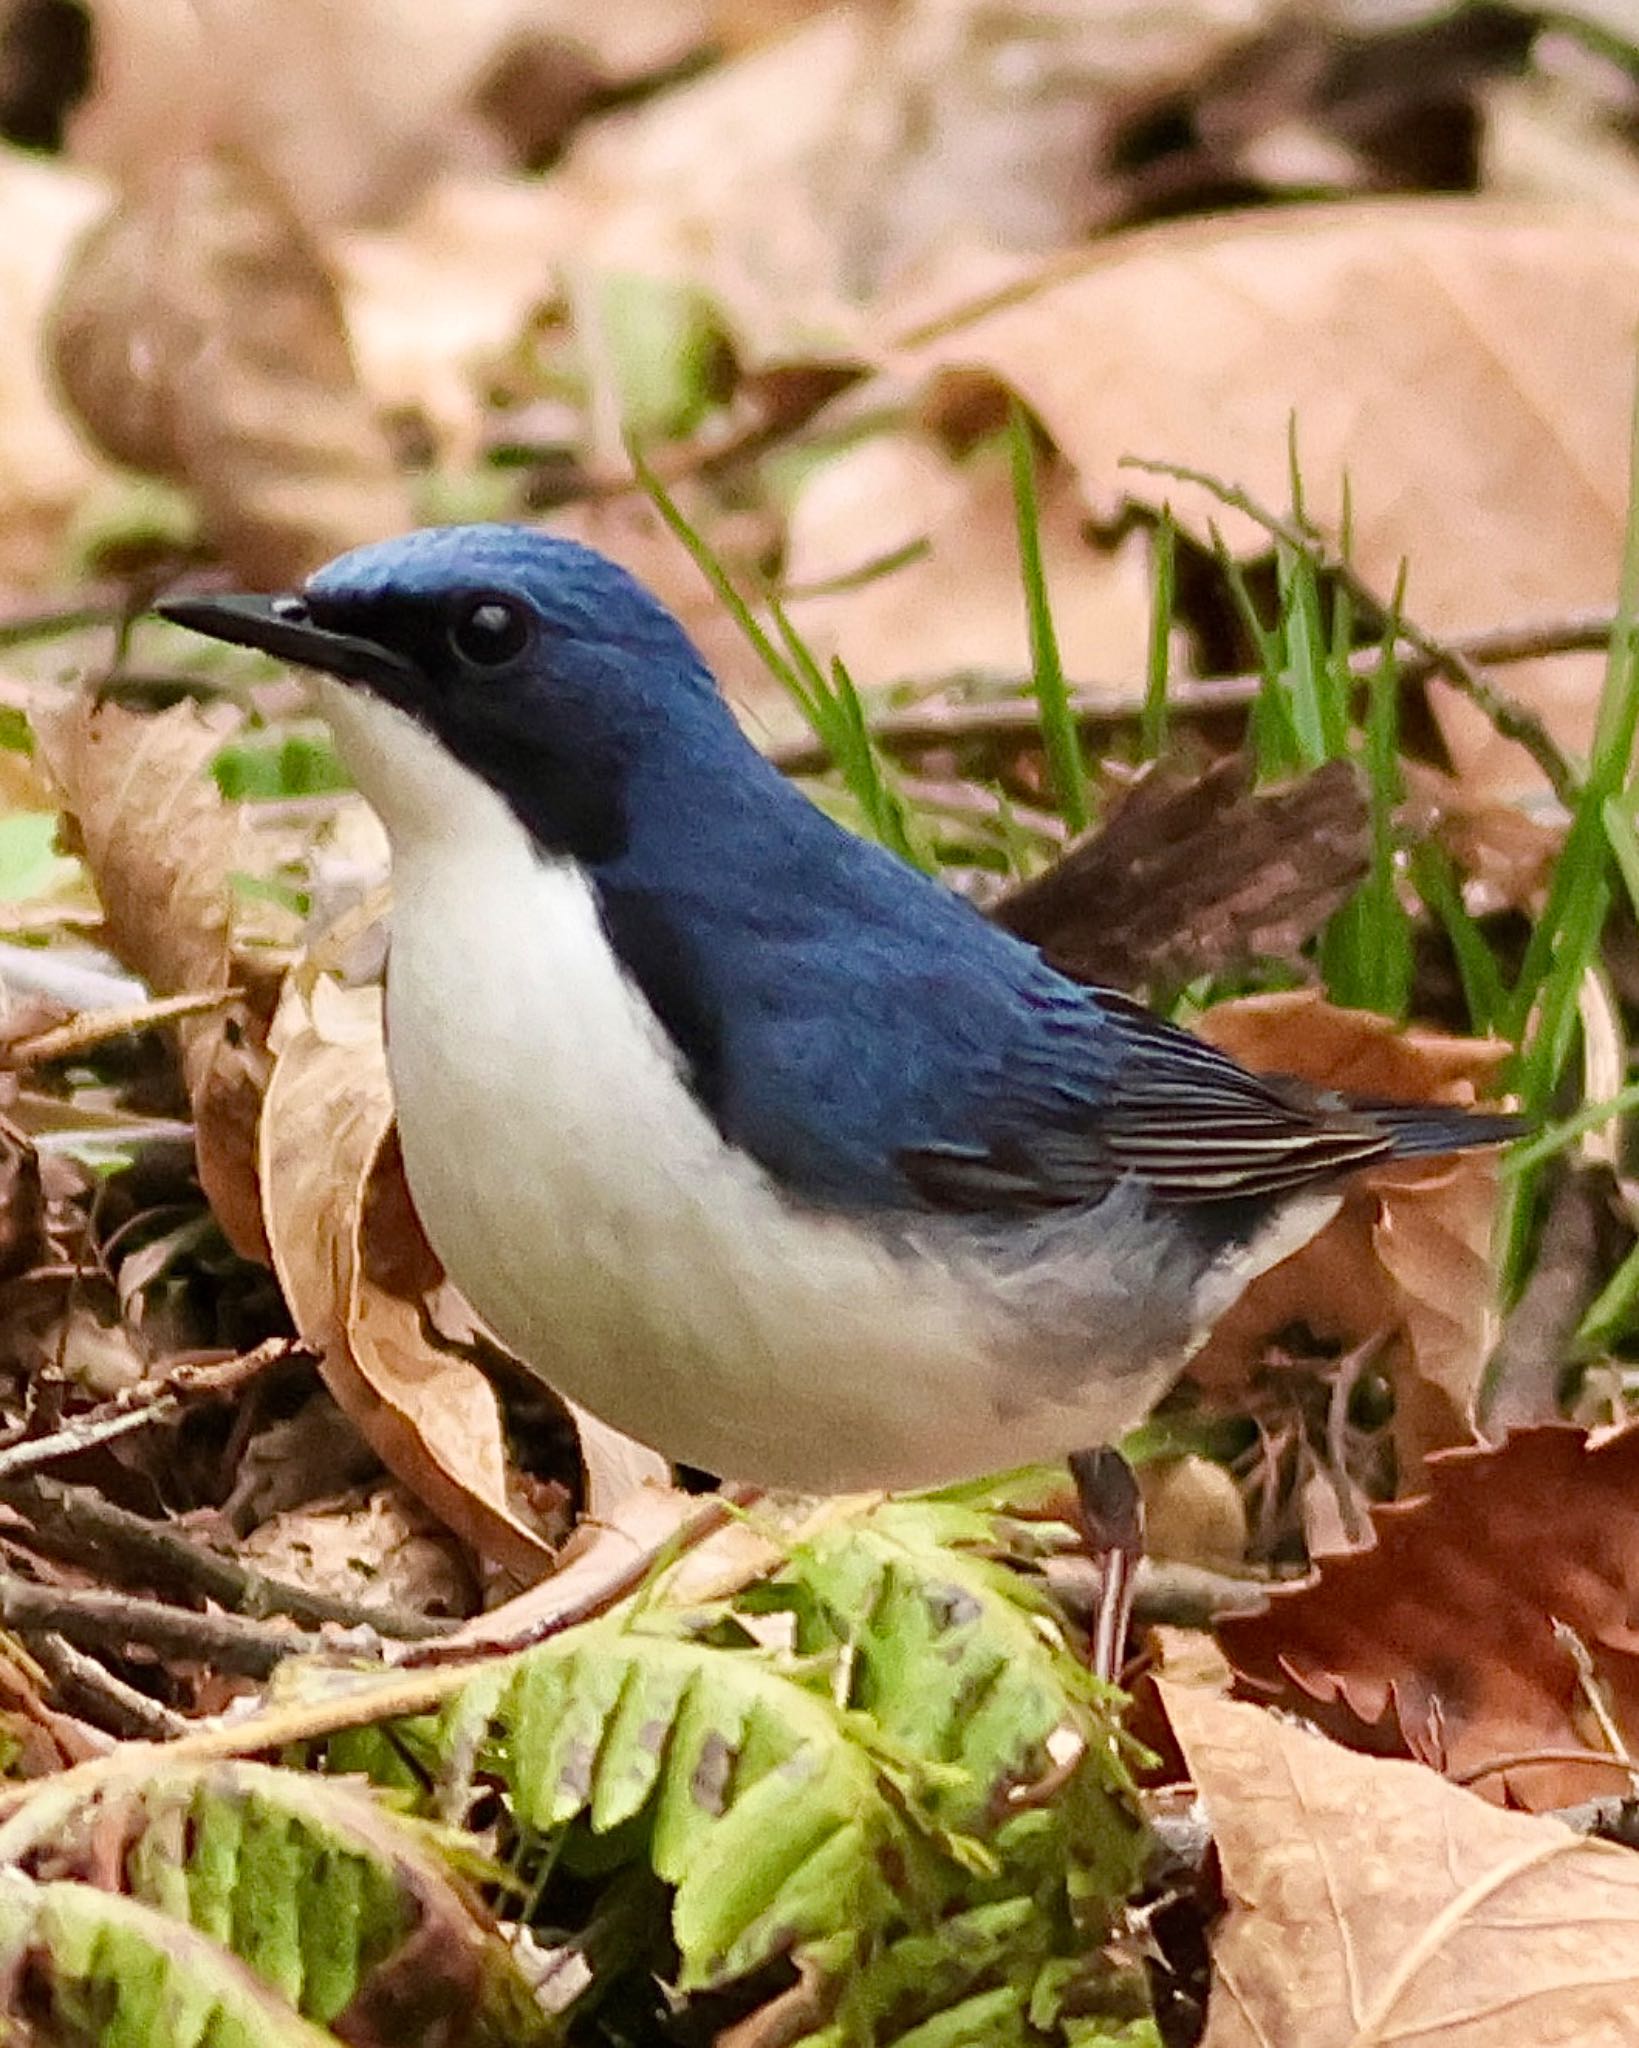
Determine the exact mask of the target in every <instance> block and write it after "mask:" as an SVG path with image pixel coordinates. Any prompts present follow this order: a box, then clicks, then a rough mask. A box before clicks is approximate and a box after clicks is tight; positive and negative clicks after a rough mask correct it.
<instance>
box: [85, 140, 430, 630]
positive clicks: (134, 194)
mask: <svg viewBox="0 0 1639 2048" xmlns="http://www.w3.org/2000/svg"><path fill="white" fill-rule="evenodd" d="M50 346H51V350H52V354H53V357H54V360H55V363H56V368H57V373H58V376H59V378H60V380H61V382H62V385H63V388H64V390H65V391H66V393H67V395H68V398H69V400H70V402H71V403H72V404H73V406H74V408H75V410H76V411H77V412H78V413H79V415H80V417H81V418H82V419H83V420H84V421H85V423H86V425H87V426H88V427H89V429H90V430H91V432H92V434H93V435H94V436H95V437H96V439H97V440H98V441H99V442H100V443H101V444H102V445H103V446H104V447H105V448H106V449H108V451H109V452H110V454H112V455H114V456H115V457H116V458H117V459H118V460H120V461H122V462H126V463H129V464H131V465H132V466H133V467H134V468H138V469H149V470H153V471H155V472H157V473H158V474H159V475H161V476H164V477H168V478H169V479H171V480H172V481H173V482H175V483H178V484H181V485H183V486H185V487H186V488H187V489H189V490H191V491H192V492H193V493H194V494H195V496H196V497H197V499H198V501H199V504H200V506H201V508H202V510H203V513H204V516H205V520H206V523H207V525H208V527H209V529H210V532H211V535H212V538H213V539H214V540H215V541H216V543H217V545H218V546H219V547H220V548H221V550H222V552H223V553H224V554H225V555H227V556H228V558H229V559H230V560H231V561H232V563H233V565H234V567H235V569H236V570H237V571H238V573H239V574H240V575H242V576H243V577H245V578H246V579H247V580H248V581H250V582H252V583H254V584H255V585H256V586H257V587H258V588H261V589H268V588H277V587H278V586H279V585H281V584H288V583H293V582H299V581H300V580H301V578H302V577H303V576H304V575H306V574H307V572H308V571H309V570H311V569H314V568H316V567H317V566H318V565H319V564H320V563H321V562H324V561H326V560H328V559H329V557H330V556H332V555H334V554H338V553H340V552H341V551H342V550H343V549H344V548H348V547H352V546H354V545H356V544H357V543H359V542H361V541H368V540H376V539H379V538H381V537H382V536H384V535H387V534H391V533H397V532H400V531H402V530H403V529H404V528H405V527H406V526H408V525H409V524H411V511H410V501H409V496H408V492H407V490H406V487H405V485H404V482H403V480H402V479H401V478H400V477H399V475H398V474H397V472H396V470H395V469H394V466H393V462H392V458H391V455H390V453H389V450H388V448H387V444H386V440H385V438H384V437H383V435H382V433H381V430H380V428H379V427H378V426H377V424H376V421H375V419H374V418H373V416H372V415H371V412H370V409H369V407H368V406H367V404H366V403H365V400H364V398H363V395H362V393H361V392H360V390H359V386H358V380H357V378H356V376H355V374H354V369H353V360H352V355H351V352H350V349H349V346H348V339H347V331H346V327H345V325H344V323H343V319H342V312H341V305H340V301H339V298H338V296H337V292H336V288H335V285H334V284H333V282H332V280H331V277H330V274H329V272H328V270H327V269H326V267H325V265H324V262H323V260H322V258H321V257H320V255H319V253H318V250H317V248H316V247H315V245H314V244H313V243H312V242H311V241H310V240H309V238H308V237H307V235H306V234H305V232H304V231H303V229H302V227H301V225H300V223H299V222H298V220H297V218H296V216H295V215H294V214H293V213H292V212H291V211H290V210H289V208H288V207H287V206H286V205H285V203H284V201H283V200H282V198H281V197H280V196H279V194H278V192H277V190H276V189H275V188H274V187H273V186H272V185H271V184H270V183H268V182H267V181H266V180H264V179H263V178H261V177H260V176H259V175H258V174H256V173H255V172H253V171H251V170H250V169H248V168H247V167H246V165H245V164H244V163H242V162H239V161H236V160H233V159H231V158H227V157H216V156H200V157H197V158H194V159H192V160H189V161H185V162H182V163H180V164H178V165H176V166H175V167H174V169H173V171H172V174H171V175H170V176H169V177H168V178H167V179H166V180H164V181H163V182H157V183H152V184H144V185H139V186H135V187H133V188H132V190H131V192H130V194H129V195H128V196H127V197H126V198H125V199H124V200H123V202H122V203H121V204H120V205H119V206H118V207H116V209H115V210H114V211H113V212H112V213H111V214H110V215H109V216H108V217H107V218H106V219H105V220H104V221H102V222H101V224H100V225H99V226H98V227H97V228H96V229H95V230H94V231H93V232H92V234H91V235H89V236H88V237H87V238H86V240H85V241H84V242H83V243H82V244H81V246H80V248H79V250H78V251H77V253H76V255H75V257H74V259H73V261H72V262H71V263H70V265H69V268H68V272H67V275H66V277H65V279H64V282H63V288H62V294H61V297H60V299H59V301H58V304H57V309H56V315H55V319H54V322H53V327H52V333H51V338H50Z"/></svg>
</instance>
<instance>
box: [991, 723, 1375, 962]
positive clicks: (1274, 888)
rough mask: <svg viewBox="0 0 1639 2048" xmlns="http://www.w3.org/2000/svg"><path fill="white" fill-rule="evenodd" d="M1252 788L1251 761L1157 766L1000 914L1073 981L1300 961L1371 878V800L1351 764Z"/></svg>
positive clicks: (1003, 904) (995, 908) (997, 910)
mask: <svg viewBox="0 0 1639 2048" xmlns="http://www.w3.org/2000/svg"><path fill="white" fill-rule="evenodd" d="M1251 781H1252V776H1251V764H1250V762H1249V761H1248V760H1247V759H1246V758H1245V757H1244V756H1240V755H1235V756H1231V757H1229V758H1228V759H1226V760H1223V761H1219V762H1216V763H1215V764H1214V765H1213V766H1212V767H1210V768H1208V769H1207V770H1205V772H1204V773H1201V774H1198V775H1188V776H1186V775H1184V774H1183V773H1182V772H1180V771H1178V770H1176V769H1169V768H1158V769H1154V770H1152V771H1151V772H1150V773H1149V774H1147V775H1145V776H1144V777H1143V778H1142V779H1141V780H1140V781H1138V782H1136V783H1135V784H1134V785H1133V786H1132V788H1131V789H1130V790H1128V791H1127V792H1126V794H1125V795H1124V796H1123V797H1122V798H1121V800H1120V801H1119V803H1118V804H1117V805H1116V806H1115V807H1114V808H1113V809H1112V810H1111V811H1110V812H1109V814H1108V816H1107V817H1106V818H1105V819H1104V821H1103V822H1102V823H1101V824H1100V826H1099V827H1098V829H1097V831H1096V832H1094V833H1091V834H1090V835H1089V836H1088V837H1087V838H1086V839H1084V840H1082V841H1081V842H1080V843H1079V844H1078V845H1076V846H1073V847H1072V848H1071V849H1070V850H1069V852H1068V853H1066V854H1065V855H1064V857H1063V858H1062V859H1061V860H1059V861H1057V862H1055V864H1054V865H1053V866H1052V867H1050V868H1049V869H1047V871H1046V872H1045V873H1044V874H1041V875H1038V876H1036V877H1035V878H1034V879H1033V880H1031V881H1028V882H1024V883H1021V884H1020V885H1019V886H1018V887H1016V888H1014V889H1010V890H1009V891H1008V892H1007V894H1006V895H1004V896H1002V897H1001V898H1000V899H999V900H998V901H996V902H995V903H993V904H991V905H990V914H991V915H992V916H993V917H994V918H995V919H996V920H997V922H998V923H1000V924H1003V925H1005V926H1006V927H1007V929H1008V930H1009V931H1011V932H1017V933H1018V934H1019V935H1020V937H1021V938H1026V939H1028V940H1030V942H1031V944H1032V945H1036V946H1040V947H1041V949H1042V950H1043V952H1045V953H1046V954H1047V955H1048V957H1049V958H1050V959H1051V960H1052V961H1053V963H1054V965H1055V966H1056V967H1059V968H1061V969H1062V970H1063V971H1064V972H1065V973H1066V974H1071V975H1074V976H1075V977H1076V978H1077V979H1078V980H1081V981H1094V982H1103V983H1105V984H1107V985H1109V986H1113V987H1115V988H1125V989H1136V988H1141V987H1143V988H1149V989H1152V990H1154V989H1160V988H1168V987H1173V988H1177V987H1182V986H1183V984H1184V983H1186V982H1188V981H1191V980H1193V979H1194V978H1195V976H1197V975H1200V974H1223V973H1225V972H1233V971H1234V970H1236V969H1241V968H1245V967H1247V966H1250V965H1251V963H1252V962H1253V961H1254V960H1258V959H1276V960H1285V959H1293V958H1295V957H1296V955H1297V952H1298V949H1299V948H1300V947H1301V946H1302V944H1303V943H1304V941H1305V940H1306V939H1309V938H1312V937H1313V935H1314V934H1315V932H1316V931H1318V930H1319V928H1320V926H1321V925H1322V924H1323V923H1324V922H1325V920H1326V919H1327V918H1328V917H1329V916H1330V915H1331V914H1332V912H1333V911H1334V910H1336V909H1337V908H1338V907H1339V905H1341V904H1342V903H1343V902H1344V901H1345V900H1346V899H1347V898H1348V897H1349V896H1350V895H1351V894H1352V893H1353V891H1354V890H1355V889H1356V888H1357V887H1358V885H1359V883H1360V882H1361V880H1362V879H1363V877H1364V875H1365V872H1366V865H1367V860H1368V856H1369V847H1368V839H1367V821H1366V803H1365V797H1364V795H1363V793H1362V790H1361V786H1360V778H1359V776H1358V775H1357V774H1356V773H1355V771H1354V770H1353V768H1352V767H1351V766H1350V765H1349V764H1348V763H1347V762H1344V761H1334V762H1331V763H1329V764H1328V765H1327V766H1326V767H1324V768H1322V769H1319V770H1317V771H1316V773H1315V774H1313V775H1309V776H1305V777H1304V779H1303V780H1302V781H1301V782H1297V783H1293V784H1291V785H1289V786H1288V787H1286V788H1284V789H1258V790H1254V789H1253V788H1252V786H1251Z"/></svg>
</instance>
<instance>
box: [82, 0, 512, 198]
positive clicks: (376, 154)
mask: <svg viewBox="0 0 1639 2048" xmlns="http://www.w3.org/2000/svg"><path fill="white" fill-rule="evenodd" d="M92 11H93V14H94V17H95V31H96V59H97V66H96V79H95V82H94V86H93V90H92V92H91V93H90V95H89V96H88V97H87V99H86V101H85V103H84V104H83V105H82V106H81V107H80V108H79V109H78V110H77V112H76V114H75V118H74V126H73V144H74V153H75V155H76V157H78V158H79V159H80V160H81V161H83V162H86V163H91V164H95V165H96V166H98V167H99V168H100V169H103V170H106V171H108V172H110V173H111V174H112V175H113V176H115V177H117V178H118V179H119V180H120V181H121V182H122V183H123V184H125V185H126V186H127V187H128V188H135V187H136V186H139V185H143V184H152V183H155V182H159V181H163V180H164V179H165V178H166V177H167V176H169V174H170V172H171V169H172V167H173V166H174V165H175V164H176V163H177V162H178V161H179V160H181V159H182V158H183V157H185V156H189V155H200V154H203V153H205V152H206V151H208V150H211V149H215V148H228V149H231V150H233V151H234V152H235V153H236V154H238V155H240V156H241V157H243V158H244V160H245V161H247V162H251V163H255V164H256V165H257V166H258V167H259V168H260V169H261V170H263V171H265V172H266V173H267V174H268V175H269V176H270V177H272V178H274V179H275V180H276V181H277V182H278V183H279V185H280V187H281V188H282V189H283V190H284V191H285V192H286V193H287V194H288V196H289V198H290V200H291V202H292V204H293V205H294V206H295V207H296V208H297V210H298V211H299V212H300V214H301V216H302V218H303V219H304V220H305V221H307V222H308V223H309V224H310V225H315V226H316V225H319V224H321V223H324V222H328V221H339V220H350V219H356V218H358V217H359V216H360V215H361V214H365V213H369V212H378V211H382V210H385V209H387V208H391V207H396V206H398V205H401V204H402V203H404V201H405V200H407V199H408V198H409V197H410V195H411V193H412V192H413V190H414V188H415V186H416V184H417V183H418V182H419V181H420V180H422V179H427V178H431V177H433V176H435V175H436V174H437V173H438V172H439V171H440V170H442V169H443V168H444V167H445V166H446V165H447V164H449V163H451V162H452V161H454V162H461V161H467V160H470V159H471V157H472V156H473V154H474V152H475V151H476V150H480V149H481V147H482V143H481V138H480V137H479V136H478V134H477V133H476V131H475V128H474V125H473V124H472V123H471V122H470V121H463V120H462V119H461V118H460V112H459V109H460V103H461V101H462V99H463V97H464V95H465V94H466V93H467V92H468V91H469V90H470V89H471V87H472V86H473V85H474V84H475V83H476V81H477V79H478V78H479V76H480V75H481V73H482V72H483V71H484V69H485V68H486V67H487V66H488V65H489V64H490V63H491V61H492V60H493V58H494V57H495V55H496V53H497V51H498V50H499V49H500V48H501V46H502V45H503V43H504V42H505V40H506V39H507V37H508V36H510V35H512V34H513V33H514V32H515V31H516V30H517V29H518V28H519V27H520V26H523V25H525V24H527V23H528V22H529V21H530V20H531V19H532V18H533V17H534V16H535V15H536V14H537V13H538V11H539V9H538V7H537V6H536V5H535V4H534V0H463V4H462V6H461V7H459V8H437V9H433V8H427V7H424V6H421V5H418V4H416V0H348V4H347V5H346V6H345V7H337V6H334V5H331V4H330V0H278V5H276V6H267V5H264V4H262V0H211V4H210V5H208V6H202V5H199V4H197V0H95V6H94V8H93V10H92Z"/></svg>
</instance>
